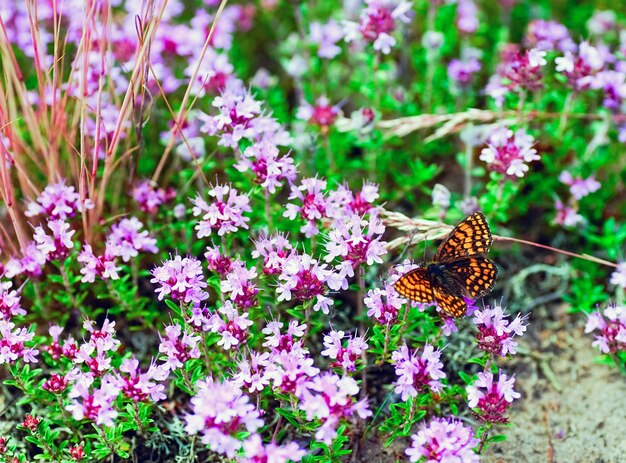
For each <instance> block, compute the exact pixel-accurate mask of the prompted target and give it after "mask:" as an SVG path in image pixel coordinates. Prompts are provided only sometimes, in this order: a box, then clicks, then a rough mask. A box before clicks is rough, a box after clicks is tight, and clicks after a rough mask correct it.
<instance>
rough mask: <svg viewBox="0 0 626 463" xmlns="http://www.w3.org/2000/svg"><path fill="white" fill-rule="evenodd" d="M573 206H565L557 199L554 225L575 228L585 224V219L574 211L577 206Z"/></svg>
mask: <svg viewBox="0 0 626 463" xmlns="http://www.w3.org/2000/svg"><path fill="white" fill-rule="evenodd" d="M574 206H575V207H570V206H565V205H564V204H563V203H562V202H561V200H559V199H557V200H556V202H555V207H556V216H555V217H554V224H555V225H562V226H564V227H575V226H576V225H578V224H581V223H585V218H584V217H583V216H582V215H580V214H579V213H578V212H577V211H576V210H577V204H574Z"/></svg>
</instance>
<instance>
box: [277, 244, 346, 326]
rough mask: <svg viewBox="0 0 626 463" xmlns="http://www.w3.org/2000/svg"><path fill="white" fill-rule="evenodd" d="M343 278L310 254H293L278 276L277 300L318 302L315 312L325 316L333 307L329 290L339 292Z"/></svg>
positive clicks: (314, 308)
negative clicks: (322, 313) (319, 311)
mask: <svg viewBox="0 0 626 463" xmlns="http://www.w3.org/2000/svg"><path fill="white" fill-rule="evenodd" d="M342 284H343V278H342V277H341V276H340V275H338V274H336V273H335V272H333V271H332V270H329V269H328V267H327V266H326V264H320V263H319V262H318V261H317V260H315V259H313V258H312V257H311V256H309V255H308V254H301V255H299V254H296V253H292V254H291V255H290V256H289V257H288V258H287V259H285V263H284V265H283V271H282V272H281V274H280V275H279V276H278V288H277V289H276V293H277V295H278V297H277V300H278V301H279V302H280V301H290V300H291V299H292V298H294V299H296V300H298V301H300V302H307V301H311V300H313V299H315V300H316V303H315V305H314V306H313V310H315V311H318V310H321V311H322V312H324V313H325V314H327V313H328V312H329V309H330V307H331V306H332V305H333V301H332V299H330V298H329V297H327V296H326V294H327V293H328V289H329V288H330V289H333V290H338V289H340V288H341V285H342Z"/></svg>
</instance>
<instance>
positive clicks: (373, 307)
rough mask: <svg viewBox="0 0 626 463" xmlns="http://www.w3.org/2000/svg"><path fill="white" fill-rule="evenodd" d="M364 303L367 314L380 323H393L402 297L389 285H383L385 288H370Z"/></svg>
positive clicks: (396, 317) (400, 306)
mask: <svg viewBox="0 0 626 463" xmlns="http://www.w3.org/2000/svg"><path fill="white" fill-rule="evenodd" d="M364 303H365V307H367V308H368V309H369V310H368V311H367V316H368V317H374V318H375V319H376V321H377V322H378V323H380V324H381V325H386V324H387V323H395V322H396V321H397V320H398V312H399V311H400V309H401V308H402V298H401V297H400V296H399V295H398V293H397V292H396V291H395V290H394V289H393V286H391V285H387V286H385V289H380V288H375V289H370V290H369V291H368V292H367V297H366V298H365V300H364Z"/></svg>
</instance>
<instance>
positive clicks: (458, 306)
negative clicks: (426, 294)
mask: <svg viewBox="0 0 626 463" xmlns="http://www.w3.org/2000/svg"><path fill="white" fill-rule="evenodd" d="M433 294H434V296H435V302H436V303H437V306H438V307H439V310H441V312H443V313H444V315H446V316H447V317H450V318H459V317H462V316H463V315H465V312H467V303H466V302H465V299H463V297H462V296H455V295H454V294H450V293H449V292H448V291H447V290H446V288H445V287H444V286H441V285H439V284H437V283H435V284H433Z"/></svg>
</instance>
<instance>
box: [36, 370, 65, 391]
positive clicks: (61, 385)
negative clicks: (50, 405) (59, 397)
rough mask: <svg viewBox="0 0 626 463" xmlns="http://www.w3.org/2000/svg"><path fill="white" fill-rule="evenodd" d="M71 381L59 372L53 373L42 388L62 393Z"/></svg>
mask: <svg viewBox="0 0 626 463" xmlns="http://www.w3.org/2000/svg"><path fill="white" fill-rule="evenodd" d="M68 383H69V381H68V380H67V378H65V377H64V376H61V375H59V374H58V373H53V374H52V375H51V376H50V378H48V379H47V380H46V381H45V382H44V383H43V384H42V385H41V388H42V389H44V390H45V391H48V392H50V393H52V394H60V393H62V392H63V391H65V389H66V388H67V385H68Z"/></svg>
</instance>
